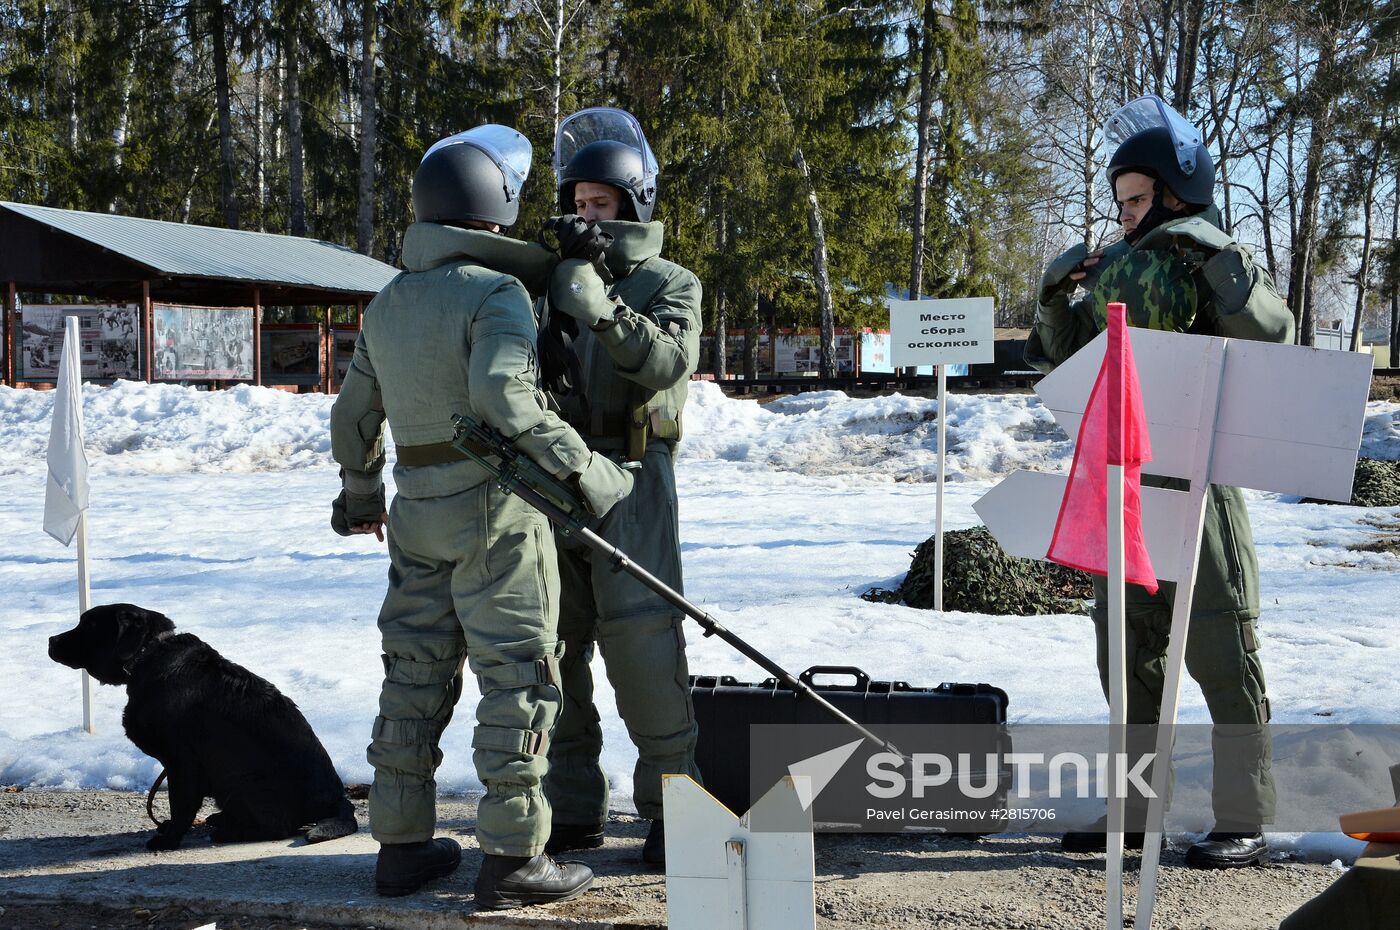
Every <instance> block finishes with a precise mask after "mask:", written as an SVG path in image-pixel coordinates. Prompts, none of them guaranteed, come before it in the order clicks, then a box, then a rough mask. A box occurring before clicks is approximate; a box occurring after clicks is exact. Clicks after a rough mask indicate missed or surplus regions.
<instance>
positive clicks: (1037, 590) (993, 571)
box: [861, 526, 1094, 616]
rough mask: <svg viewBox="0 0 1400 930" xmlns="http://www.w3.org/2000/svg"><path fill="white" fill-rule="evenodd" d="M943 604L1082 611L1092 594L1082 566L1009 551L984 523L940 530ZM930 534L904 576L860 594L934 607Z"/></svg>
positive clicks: (999, 610)
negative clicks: (895, 585)
mask: <svg viewBox="0 0 1400 930" xmlns="http://www.w3.org/2000/svg"><path fill="white" fill-rule="evenodd" d="M943 544H944V551H943V609H944V610H960V611H966V612H968V613H977V614H995V615H1008V614H1010V615H1016V616H1029V615H1031V614H1061V613H1080V612H1081V610H1082V601H1083V600H1084V599H1086V598H1091V597H1093V596H1094V590H1093V583H1092V581H1091V580H1090V576H1089V575H1087V574H1085V573H1084V572H1080V571H1075V570H1074V569H1072V568H1065V567H1064V566H1062V565H1052V564H1050V563H1049V562H1038V561H1033V560H1031V559H1021V558H1017V557H1016V556H1012V555H1007V554H1006V552H1005V551H1004V550H1003V549H1002V548H1001V546H999V545H997V541H996V540H995V539H993V538H992V534H991V533H990V532H988V531H987V528H986V527H985V526H976V527H973V528H972V529H967V530H955V531H954V532H951V533H944V534H943ZM933 557H934V539H933V537H930V538H928V539H926V540H924V541H923V542H922V543H920V544H919V548H918V549H916V550H914V560H913V562H912V563H911V564H910V566H909V573H908V574H907V575H905V576H904V581H903V582H901V583H900V585H899V587H898V588H897V589H895V590H893V591H890V590H886V589H883V588H872V589H871V590H869V591H867V592H865V593H864V594H862V595H861V597H863V598H865V599H866V600H867V601H878V602H882V603H886V604H897V603H900V602H903V603H904V604H907V605H908V606H910V607H919V608H923V609H925V610H929V609H932V608H933V600H934V584H933V577H934V565H933Z"/></svg>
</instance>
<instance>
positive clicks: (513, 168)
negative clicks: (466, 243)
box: [413, 123, 531, 226]
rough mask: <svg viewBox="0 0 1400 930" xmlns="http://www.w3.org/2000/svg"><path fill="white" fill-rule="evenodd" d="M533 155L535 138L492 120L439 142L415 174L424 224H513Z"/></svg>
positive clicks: (415, 210) (417, 211)
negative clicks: (467, 222) (531, 141)
mask: <svg viewBox="0 0 1400 930" xmlns="http://www.w3.org/2000/svg"><path fill="white" fill-rule="evenodd" d="M530 155H531V148H530V140H528V139H526V138H525V137H524V136H522V135H521V134H520V133H518V132H516V131H515V130H514V129H511V128H509V127H507V126H498V125H495V124H490V123H488V124H487V125H485V126H477V127H476V128H475V129H468V130H467V131H466V132H459V133H457V134H456V135H452V136H448V137H447V138H446V139H440V140H438V141H437V142H434V143H433V145H432V147H431V148H429V149H428V151H427V152H426V153H424V155H423V160H422V161H421V162H420V163H419V165H418V170H417V172H415V173H414V175H413V213H414V216H416V217H417V218H418V221H419V222H424V223H449V224H455V223H462V222H464V221H466V220H480V221H483V222H487V223H499V224H500V225H502V226H509V225H511V224H512V223H514V222H515V219H516V217H517V216H519V214H520V188H521V187H522V186H523V185H524V184H525V178H526V177H527V176H528V175H529V174H530Z"/></svg>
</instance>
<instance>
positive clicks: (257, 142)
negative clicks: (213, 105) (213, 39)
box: [253, 42, 267, 232]
mask: <svg viewBox="0 0 1400 930" xmlns="http://www.w3.org/2000/svg"><path fill="white" fill-rule="evenodd" d="M263 137H264V130H263V46H262V42H258V46H257V50H256V52H255V53H254V57H253V198H254V201H255V202H256V203H257V205H258V232H267V189H266V188H267V178H266V177H265V174H264V171H263V145H264V142H263Z"/></svg>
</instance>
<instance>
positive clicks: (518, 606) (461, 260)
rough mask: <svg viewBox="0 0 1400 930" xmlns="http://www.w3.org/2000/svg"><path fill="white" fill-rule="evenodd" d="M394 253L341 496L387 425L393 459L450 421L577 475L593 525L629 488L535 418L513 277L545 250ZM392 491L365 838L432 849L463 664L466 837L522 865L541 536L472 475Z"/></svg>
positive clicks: (480, 236) (544, 578)
mask: <svg viewBox="0 0 1400 930" xmlns="http://www.w3.org/2000/svg"><path fill="white" fill-rule="evenodd" d="M403 258H404V265H405V267H406V268H407V269H408V270H407V271H406V272H404V273H403V274H400V275H399V276H398V277H397V278H395V279H394V280H393V281H391V282H390V283H389V284H388V285H387V286H386V287H385V288H384V290H382V291H380V292H379V294H378V296H376V297H375V298H374V300H373V301H372V302H371V303H370V305H369V307H367V308H366V310H365V316H364V327H363V329H362V331H361V333H360V337H359V341H358V342H357V343H356V346H355V355H354V358H353V359H352V361H351V363H350V369H349V372H348V373H347V374H346V377H345V382H344V384H343V385H342V386H341V390H340V394H339V396H338V397H337V398H336V402H335V406H334V407H333V408H332V411H331V450H332V454H333V455H334V457H335V459H336V461H337V462H339V463H340V464H341V465H342V466H343V467H344V468H345V470H346V475H347V479H346V480H347V486H348V483H349V481H351V480H358V481H373V480H374V479H375V478H376V477H377V475H376V474H375V473H374V471H375V469H377V467H379V466H380V465H381V464H382V461H383V460H382V459H381V458H380V450H381V445H382V442H383V426H384V422H385V419H386V418H387V420H388V424H389V428H390V429H391V430H392V432H393V436H394V441H395V443H397V445H398V448H399V449H400V450H403V449H405V448H407V447H416V448H417V454H418V455H420V456H421V455H422V454H423V453H424V451H425V450H428V449H433V450H436V451H437V452H438V453H441V454H443V455H446V456H449V457H450V452H447V451H445V450H444V449H443V447H442V444H443V443H445V442H447V441H448V440H450V439H451V438H452V432H453V430H452V422H451V417H452V415H453V414H454V413H465V414H469V415H471V416H474V417H476V418H478V419H481V420H484V421H485V422H487V423H489V424H491V425H492V426H495V427H496V428H497V429H499V430H500V431H501V432H503V433H504V434H505V435H507V436H511V437H515V443H516V445H517V447H519V448H520V449H521V450H522V451H524V452H525V453H526V454H528V455H529V456H530V457H531V458H533V459H535V460H536V461H537V462H539V463H540V464H541V465H543V466H545V467H546V468H547V469H549V471H550V472H551V473H553V474H555V475H557V476H560V477H564V476H568V475H571V474H574V473H580V474H582V476H583V480H582V484H583V487H584V490H585V493H586V494H587V495H588V496H589V499H590V502H594V501H596V503H595V506H597V507H598V508H599V512H601V511H602V508H603V507H605V506H606V504H607V503H608V502H610V501H615V500H616V498H617V496H618V495H619V494H622V493H625V492H626V487H627V486H628V484H629V482H628V480H627V479H626V478H625V477H624V476H622V475H621V473H620V472H619V471H618V470H617V469H616V467H615V466H614V465H613V464H612V463H610V462H607V461H606V460H602V459H601V458H598V459H595V457H594V456H592V455H591V453H590V452H589V451H588V448H587V447H586V446H585V445H584V443H583V441H582V440H581V439H580V438H579V436H578V434H577V433H575V432H574V430H572V429H570V428H569V427H568V426H566V425H565V424H564V423H563V422H562V421H561V420H560V419H559V418H558V417H556V416H555V415H554V414H552V413H550V412H548V411H547V410H546V409H545V404H544V398H543V395H542V394H540V392H539V391H538V389H537V388H536V385H535V379H536V372H535V318H534V313H533V311H532V308H531V304H530V299H529V297H528V296H527V294H526V290H525V288H524V287H523V286H522V285H521V281H520V280H518V278H523V279H525V280H528V281H532V282H533V283H534V284H535V286H537V287H540V286H542V282H543V281H544V280H545V279H546V277H547V274H548V270H549V268H550V267H552V264H553V262H552V259H551V257H550V256H549V254H548V253H546V252H545V251H544V250H543V249H541V248H538V247H535V246H531V245H527V244H526V243H521V242H516V241H514V240H510V239H506V238H504V237H501V236H497V235H494V234H492V233H488V232H484V231H476V230H465V229H458V228H455V227H450V226H442V225H438V224H434V223H417V224H415V225H413V226H411V227H409V229H408V231H407V233H406V235H405V236H404V251H403ZM492 268H494V269H497V270H491V269H492ZM503 271H505V272H510V273H502V272H503ZM512 274H514V275H516V276H512ZM517 276H518V277H517ZM400 457H401V458H402V457H403V452H402V451H401V452H400ZM394 481H395V485H396V487H397V494H396V495H395V497H394V501H393V506H392V508H391V510H390V513H389V526H388V539H389V558H390V568H389V589H388V593H387V594H386V595H385V597H384V604H383V606H382V608H381V609H380V613H379V629H380V633H381V635H382V641H383V650H384V657H383V658H384V675H385V677H384V684H383V688H382V690H381V692H380V699H379V716H378V717H377V718H376V720H375V722H374V731H373V742H371V743H370V746H369V750H368V756H369V761H370V764H371V765H373V766H374V772H375V775H374V786H373V788H372V789H371V792H370V827H371V830H372V832H373V834H374V837H375V839H377V840H379V841H380V842H381V843H410V842H417V841H421V840H426V839H430V838H431V837H432V835H433V830H434V826H435V823H436V810H435V794H436V783H435V782H434V780H433V774H434V772H435V771H436V769H437V767H438V765H439V764H441V762H442V753H441V751H440V750H439V749H438V743H439V739H440V737H441V735H442V732H443V729H444V727H446V726H447V723H448V720H449V719H450V718H451V716H452V710H453V707H454V705H455V704H456V702H457V699H458V698H459V697H460V695H461V691H462V664H463V660H464V659H465V660H466V661H467V662H468V663H469V664H470V667H471V671H472V673H473V674H474V675H475V676H476V679H477V685H478V687H479V689H480V692H481V700H480V701H479V702H478V704H477V707H476V717H477V727H476V729H475V731H474V734H473V737H472V747H473V749H474V750H475V752H474V754H473V760H474V762H475V763H476V770H477V774H478V776H479V777H480V778H481V781H482V783H483V784H484V785H485V786H486V796H485V797H483V798H482V800H481V804H480V807H479V810H478V826H477V839H478V841H479V842H480V845H481V848H482V850H483V851H484V852H487V853H491V854H494V855H503V856H533V855H536V854H538V853H539V852H541V851H542V850H543V848H544V843H545V840H546V839H548V837H549V824H550V809H549V803H548V801H547V800H546V799H545V797H544V794H543V791H542V788H541V780H542V778H543V776H544V773H545V770H546V768H547V764H546V756H545V753H546V751H547V748H548V744H549V737H550V733H551V731H552V730H553V728H554V724H555V720H556V718H557V715H558V708H559V690H558V684H557V682H558V679H559V674H558V663H559V657H560V655H561V651H562V644H561V643H560V642H558V636H557V629H556V624H557V610H558V592H559V579H558V573H557V569H556V560H555V551H554V539H553V534H552V533H551V531H550V528H549V525H548V522H547V521H546V520H545V518H544V516H543V515H541V514H540V513H539V512H538V511H535V510H534V509H533V508H531V507H529V506H528V505H526V504H525V503H523V502H522V501H521V500H520V499H519V498H518V497H516V496H514V495H508V494H504V493H502V492H501V491H500V490H499V489H498V488H497V487H496V485H495V483H494V482H493V481H491V480H489V479H488V473H487V472H486V470H485V469H484V468H482V467H481V466H479V465H477V464H476V463H474V462H471V461H466V460H462V459H460V458H459V459H457V460H447V461H440V462H437V463H435V464H433V463H429V464H420V465H416V466H413V467H408V466H405V465H404V464H402V462H400V463H399V464H396V465H395V467H394Z"/></svg>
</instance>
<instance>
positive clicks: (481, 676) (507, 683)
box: [476, 642, 564, 697]
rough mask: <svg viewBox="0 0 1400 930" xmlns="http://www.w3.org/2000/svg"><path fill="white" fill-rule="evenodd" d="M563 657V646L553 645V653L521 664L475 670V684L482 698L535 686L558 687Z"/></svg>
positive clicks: (559, 644)
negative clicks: (494, 693) (494, 692)
mask: <svg viewBox="0 0 1400 930" xmlns="http://www.w3.org/2000/svg"><path fill="white" fill-rule="evenodd" d="M563 656H564V644H563V643H562V642H560V643H555V644H554V646H553V651H552V652H549V653H546V654H545V655H542V656H539V657H538V658H534V659H526V660H524V661H522V662H507V663H504V664H502V665H492V666H488V667H484V668H479V669H477V670H476V684H477V687H478V688H480V689H481V694H482V696H483V697H484V696H485V695H486V694H487V693H489V692H491V691H510V690H514V689H517V688H533V687H535V686H536V685H552V686H554V687H555V688H558V687H559V681H560V676H559V662H560V660H561V659H562V658H563Z"/></svg>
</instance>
